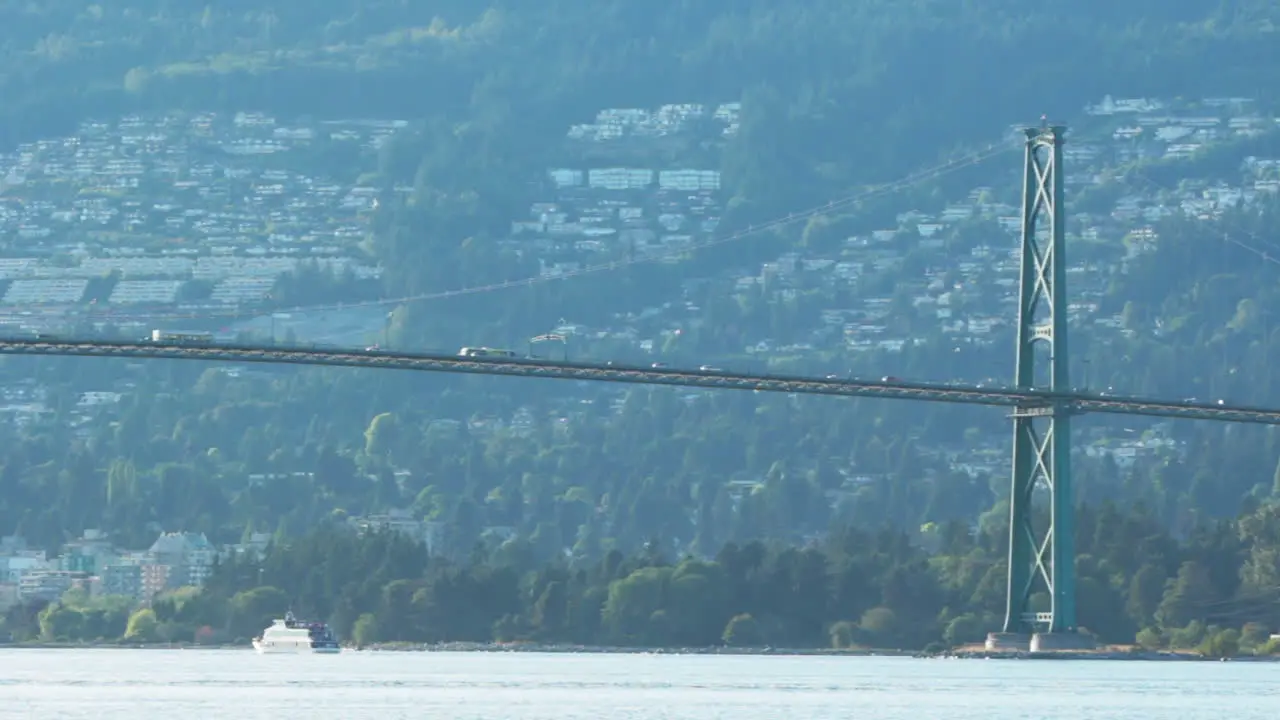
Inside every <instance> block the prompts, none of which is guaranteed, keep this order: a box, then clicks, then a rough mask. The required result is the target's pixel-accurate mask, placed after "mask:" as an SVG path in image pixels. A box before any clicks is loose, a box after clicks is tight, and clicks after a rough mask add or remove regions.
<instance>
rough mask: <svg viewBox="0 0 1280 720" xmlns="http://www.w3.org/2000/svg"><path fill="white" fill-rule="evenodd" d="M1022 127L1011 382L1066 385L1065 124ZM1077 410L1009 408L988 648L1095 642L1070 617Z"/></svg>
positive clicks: (1063, 407) (1058, 646)
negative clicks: (1006, 480) (1000, 611)
mask: <svg viewBox="0 0 1280 720" xmlns="http://www.w3.org/2000/svg"><path fill="white" fill-rule="evenodd" d="M1025 133H1026V152H1025V157H1024V162H1023V188H1022V193H1023V194H1022V240H1021V251H1022V252H1021V289H1020V290H1019V294H1018V340H1017V342H1018V346H1017V369H1016V374H1015V384H1016V385H1017V387H1019V388H1034V389H1045V390H1058V391H1069V390H1070V389H1071V384H1070V380H1069V376H1068V370H1067V365H1068V361H1069V356H1068V344H1067V292H1066V289H1067V288H1066V271H1067V263H1066V253H1065V245H1066V206H1065V204H1064V201H1063V177H1062V145H1063V140H1064V135H1065V134H1066V128H1065V127H1063V126H1058V125H1052V126H1051V125H1049V124H1048V123H1047V122H1044V123H1043V124H1042V125H1041V126H1040V127H1035V128H1027V129H1026V130H1025ZM1073 410H1074V408H1072V407H1071V406H1070V405H1069V404H1065V403H1046V404H1038V405H1024V406H1021V407H1019V408H1018V409H1017V410H1016V411H1015V412H1014V414H1013V481H1012V485H1011V487H1010V493H1009V586H1008V596H1007V597H1008V605H1007V609H1006V612H1005V619H1004V629H1003V632H999V633H992V634H991V635H989V636H988V637H987V649H988V650H1021V651H1028V650H1029V651H1032V652H1039V651H1051V650H1068V649H1084V648H1088V647H1092V641H1091V640H1090V638H1089V637H1088V636H1086V635H1082V634H1081V633H1079V632H1078V630H1077V626H1076V573H1075V525H1074V523H1073V512H1074V509H1075V502H1074V497H1073V491H1072V487H1071V419H1070V418H1071V415H1072V412H1073ZM1046 505H1047V507H1045V506H1046Z"/></svg>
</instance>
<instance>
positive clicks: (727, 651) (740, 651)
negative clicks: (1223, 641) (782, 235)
mask: <svg viewBox="0 0 1280 720" xmlns="http://www.w3.org/2000/svg"><path fill="white" fill-rule="evenodd" d="M250 649H251V648H250V647H249V646H247V645H242V644H233V643H222V644H197V643H111V642H99V643H68V642H63V643H59V642H24V643H0V650H250ZM343 651H344V652H426V653H431V652H437V653H438V652H466V653H551V654H577V655H589V654H594V655H725V656H790V657H902V658H916V659H929V660H1059V661H1061V660H1075V661H1084V660H1125V661H1140V662H1280V656H1276V655H1261V656H1260V655H1240V656H1235V657H1230V658H1213V657H1207V656H1204V655H1200V654H1198V653H1194V652H1178V651H1148V652H1135V651H1132V650H1120V649H1116V650H1087V651H1059V652H1041V653H1030V652H992V651H986V650H977V649H973V650H966V649H957V650H952V651H949V652H944V653H939V654H926V653H922V652H919V651H912V650H893V649H869V648H852V649H835V648H774V647H754V648H753V647H743V648H738V647H714V646H713V647H669V648H646V647H625V646H607V645H563V644H541V643H464V642H453V643H430V644H427V643H374V644H372V645H369V646H367V647H355V646H351V645H347V646H344V647H343Z"/></svg>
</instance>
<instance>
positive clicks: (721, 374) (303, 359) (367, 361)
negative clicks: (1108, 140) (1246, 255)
mask: <svg viewBox="0 0 1280 720" xmlns="http://www.w3.org/2000/svg"><path fill="white" fill-rule="evenodd" d="M1065 133H1066V128H1065V127H1063V126H1056V125H1055V126H1050V125H1047V124H1044V125H1041V126H1040V127H1034V128H1027V129H1026V131H1025V135H1026V138H1025V148H1024V160H1023V177H1024V179H1023V201H1022V220H1021V235H1020V237H1021V240H1020V249H1021V260H1020V291H1019V300H1018V324H1017V340H1016V347H1015V376H1014V384H1013V386H1011V387H984V386H979V385H966V384H953V383H922V382H907V381H901V380H896V379H892V378H885V379H883V380H878V381H877V380H859V379H854V378H840V377H834V376H828V377H825V378H816V377H803V376H786V375H767V374H742V373H734V372H726V371H720V370H705V371H704V370H687V369H680V368H665V367H662V368H658V367H640V366H626V365H616V364H613V363H603V364H602V363H582V362H568V361H563V362H561V361H553V360H541V359H533V358H509V357H463V356H455V355H444V354H424V353H407V352H393V351H386V350H373V349H371V350H357V349H351V350H338V349H327V348H325V349H322V348H316V347H302V346H281V345H269V346H263V345H230V344H221V343H218V344H212V343H200V344H193V343H191V342H147V341H138V342H126V341H115V340H85V339H61V338H48V337H36V338H0V355H27V356H80V357H94V358H154V359H159V358H168V359H177V360H204V361H222V362H249V363H273V364H294V365H322V366H333V367H352V368H367V369H386V370H411V371H419V372H444V373H469V374H481V375H504V376H511V377H526V378H548V379H561V380H589V381H600V382H615V383H633V384H644V385H670V386H683V387H697V388H710V389H730V390H751V391H756V392H771V393H792V394H804V395H831V396H837V397H863V398H880V399H889V400H915V401H929V402H945V403H963V404H970V405H987V406H995V407H1004V408H1009V409H1010V410H1011V413H1010V414H1011V417H1012V421H1013V462H1012V465H1013V468H1012V476H1011V487H1010V498H1009V513H1010V517H1009V549H1008V558H1009V563H1008V568H1009V570H1008V585H1007V593H1006V597H1007V602H1006V613H1005V619H1004V627H1003V629H1002V632H998V633H992V634H991V635H990V636H988V638H987V648H988V649H989V650H1030V651H1033V652H1035V651H1053V650H1071V649H1085V648H1088V647H1091V646H1092V641H1091V639H1090V638H1089V637H1088V636H1087V635H1086V634H1084V633H1080V632H1079V628H1078V626H1077V622H1076V603H1075V601H1076V578H1075V527H1074V523H1073V517H1072V514H1073V511H1074V503H1073V490H1072V485H1071V466H1070V458H1071V452H1070V450H1071V448H1070V439H1071V429H1070V418H1071V417H1072V416H1074V415H1078V414H1081V413H1087V412H1093V413H1110V414H1122V415H1145V416H1150V417H1163V418H1175V419H1178V418H1180V419H1188V420H1216V421H1222V422H1234V423H1254V424H1263V425H1280V409H1268V408H1260V407H1249V406H1244V405H1236V404H1228V403H1225V402H1221V401H1219V402H1217V403H1200V402H1178V401H1169V400H1158V399H1149V398H1138V397H1124V396H1117V395H1110V394H1103V393H1095V392H1081V391H1076V390H1072V389H1071V384H1070V378H1069V375H1068V363H1067V360H1068V344H1067V295H1066V280H1065V278H1066V261H1065V239H1066V233H1065V231H1066V217H1065V204H1064V200H1063V198H1064V187H1063V175H1062V155H1063V153H1062V150H1063V143H1064V140H1065ZM1037 489H1043V490H1044V491H1047V492H1045V493H1044V494H1045V495H1047V498H1048V508H1047V512H1044V511H1043V510H1041V511H1040V512H1036V511H1035V509H1034V508H1033V500H1035V499H1037V495H1036V490H1037ZM1039 593H1044V594H1045V595H1046V596H1047V597H1048V608H1047V609H1045V610H1041V611H1036V610H1034V609H1033V598H1035V597H1036V596H1037V595H1038V594H1039Z"/></svg>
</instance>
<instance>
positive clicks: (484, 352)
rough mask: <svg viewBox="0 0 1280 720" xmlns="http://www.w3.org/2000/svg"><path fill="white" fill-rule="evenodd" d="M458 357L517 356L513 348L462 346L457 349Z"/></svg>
mask: <svg viewBox="0 0 1280 720" xmlns="http://www.w3.org/2000/svg"><path fill="white" fill-rule="evenodd" d="M458 357H470V358H482V357H491V358H514V357H519V356H518V355H516V351H515V350H498V349H496V348H488V347H464V348H462V349H461V350H459V351H458Z"/></svg>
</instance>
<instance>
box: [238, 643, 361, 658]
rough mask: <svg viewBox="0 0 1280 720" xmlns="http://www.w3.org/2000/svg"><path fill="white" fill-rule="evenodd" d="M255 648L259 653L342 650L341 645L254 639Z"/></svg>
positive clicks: (274, 653) (324, 652)
mask: <svg viewBox="0 0 1280 720" xmlns="http://www.w3.org/2000/svg"><path fill="white" fill-rule="evenodd" d="M253 649H254V650H256V651H257V653H258V654H259V655H305V654H312V655H336V654H338V653H340V652H342V648H340V647H313V646H311V645H310V644H309V643H282V642H265V641H262V640H254V641H253Z"/></svg>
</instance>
